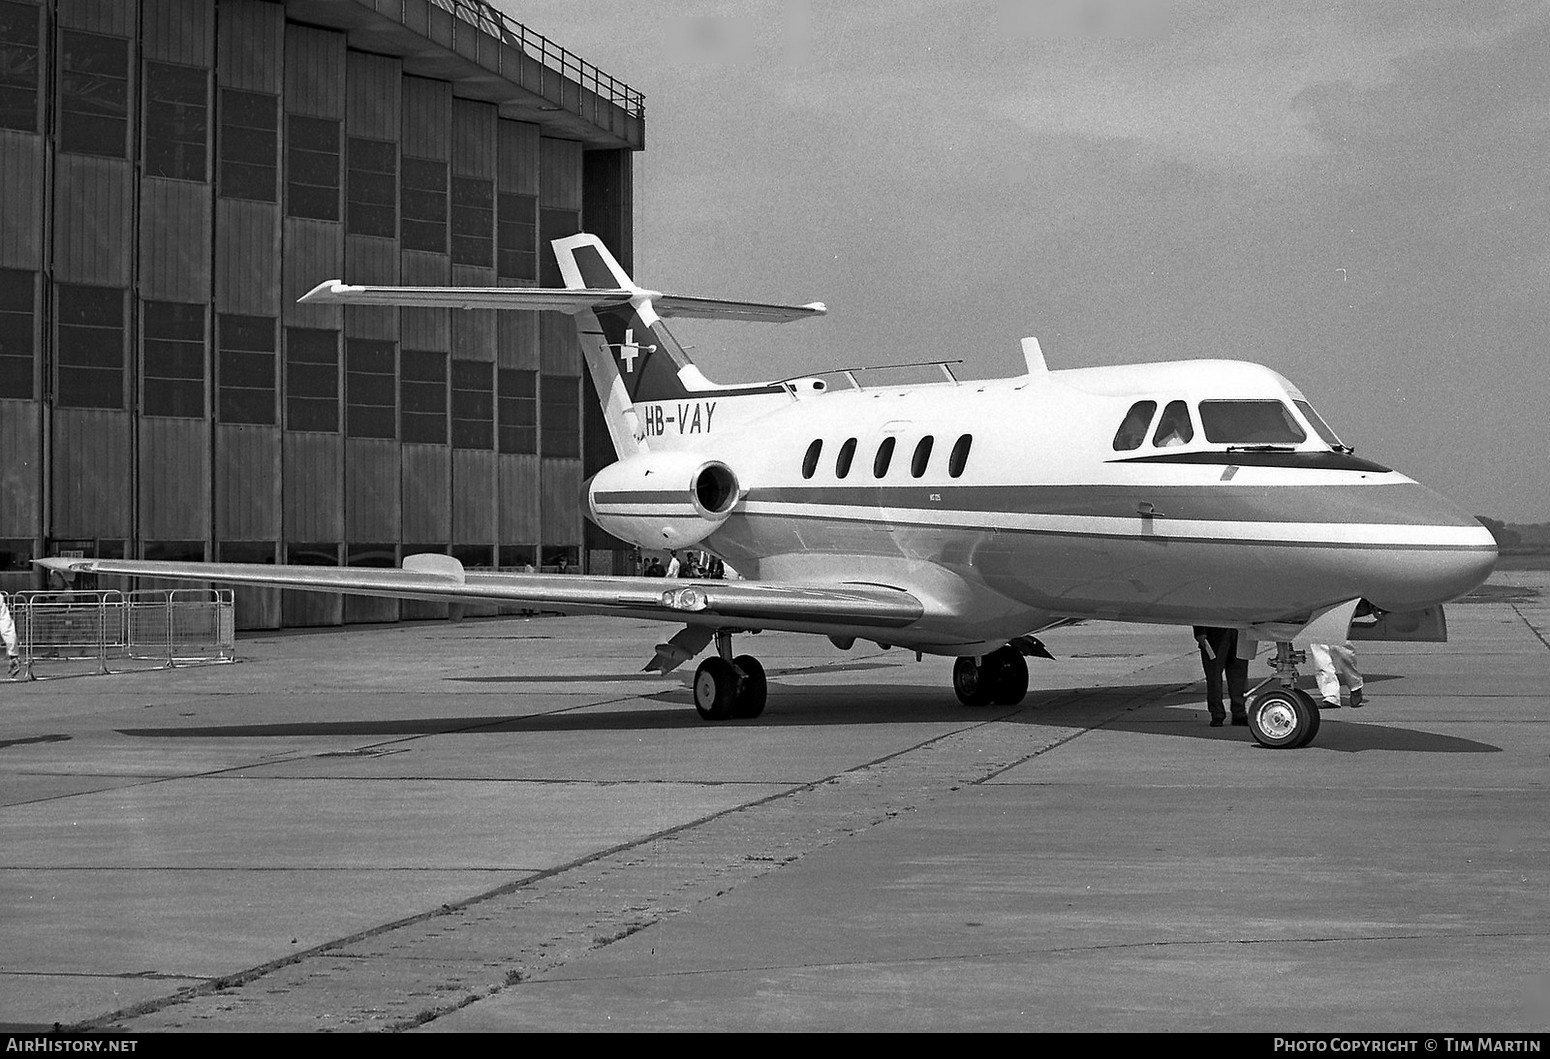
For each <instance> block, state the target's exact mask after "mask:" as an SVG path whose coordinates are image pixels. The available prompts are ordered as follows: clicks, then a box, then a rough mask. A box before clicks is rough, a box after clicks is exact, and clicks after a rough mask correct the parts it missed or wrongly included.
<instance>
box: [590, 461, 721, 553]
mask: <svg viewBox="0 0 1550 1059" xmlns="http://www.w3.org/2000/svg"><path fill="white" fill-rule="evenodd" d="M742 495H743V491H742V488H741V486H740V485H739V483H738V480H737V475H736V474H735V473H733V471H732V468H730V467H728V466H727V465H726V464H724V463H722V462H721V461H720V460H707V459H706V458H705V457H704V456H703V455H699V454H696V453H691V452H649V453H643V454H641V455H639V456H632V457H630V458H629V459H627V460H621V461H620V462H618V463H616V464H614V465H612V466H611V467H605V468H603V469H602V470H601V471H599V472H598V473H597V474H595V475H593V476H592V478H591V480H590V481H588V482H587V485H586V500H587V512H588V516H589V517H590V518H591V519H592V521H593V522H595V523H597V524H598V525H599V526H601V527H602V528H603V529H605V530H607V531H608V532H609V533H612V534H613V535H614V536H616V537H619V538H622V539H623V540H627V541H629V542H631V543H632V544H638V545H640V546H642V547H645V548H687V547H691V546H693V545H695V544H698V543H699V542H700V541H702V540H704V539H705V538H706V537H708V536H710V535H711V534H712V533H714V532H715V531H716V530H717V528H719V527H720V526H721V524H722V523H723V522H725V521H726V520H727V517H728V516H729V515H731V513H732V509H733V508H735V507H736V506H737V502H738V500H739V499H740V498H741V497H742Z"/></svg>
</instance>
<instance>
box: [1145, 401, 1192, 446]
mask: <svg viewBox="0 0 1550 1059" xmlns="http://www.w3.org/2000/svg"><path fill="white" fill-rule="evenodd" d="M1194 436H1195V425H1194V424H1193V423H1191V422H1190V420H1189V406H1188V405H1186V404H1185V403H1184V402H1183V401H1169V402H1168V407H1167V408H1164V409H1163V414H1162V418H1161V419H1159V420H1158V421H1157V432H1156V433H1155V434H1153V435H1152V444H1153V445H1156V446H1157V447H1158V448H1168V447H1169V446H1170V445H1183V444H1185V443H1187V442H1188V441H1190V440H1191V439H1192V438H1194Z"/></svg>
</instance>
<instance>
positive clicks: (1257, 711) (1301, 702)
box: [1249, 688, 1319, 750]
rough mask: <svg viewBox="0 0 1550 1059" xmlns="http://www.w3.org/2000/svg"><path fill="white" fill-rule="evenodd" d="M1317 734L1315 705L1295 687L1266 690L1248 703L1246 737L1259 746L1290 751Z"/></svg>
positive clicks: (1317, 719)
mask: <svg viewBox="0 0 1550 1059" xmlns="http://www.w3.org/2000/svg"><path fill="white" fill-rule="evenodd" d="M1318 731H1319V709H1318V704H1317V703H1315V702H1314V701H1313V700H1312V699H1311V698H1309V697H1308V695H1306V694H1305V693H1304V692H1302V691H1300V690H1298V689H1297V688H1270V689H1268V690H1266V691H1262V692H1260V693H1259V694H1258V695H1256V696H1254V701H1253V702H1251V703H1250V704H1249V734H1251V735H1252V736H1254V741H1255V742H1257V743H1258V744H1259V745H1260V746H1263V747H1269V748H1270V749H1271V750H1292V749H1295V748H1296V747H1300V746H1307V745H1308V744H1309V743H1311V742H1313V737H1314V736H1315V735H1317V734H1318Z"/></svg>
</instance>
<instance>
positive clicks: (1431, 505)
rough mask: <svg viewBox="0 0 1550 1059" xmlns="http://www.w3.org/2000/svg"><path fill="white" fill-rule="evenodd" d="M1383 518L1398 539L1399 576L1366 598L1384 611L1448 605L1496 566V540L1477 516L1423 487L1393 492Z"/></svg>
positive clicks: (1393, 544)
mask: <svg viewBox="0 0 1550 1059" xmlns="http://www.w3.org/2000/svg"><path fill="white" fill-rule="evenodd" d="M1389 495H1390V496H1391V497H1393V498H1394V499H1395V500H1398V501H1401V502H1400V503H1397V504H1394V505H1392V506H1389V505H1385V508H1386V510H1385V511H1384V512H1383V520H1384V521H1385V522H1386V523H1388V524H1389V528H1390V529H1391V530H1392V531H1393V532H1394V534H1395V539H1394V540H1393V541H1392V542H1391V547H1392V548H1393V550H1392V551H1390V552H1389V553H1388V556H1387V558H1389V559H1392V560H1397V561H1398V566H1397V569H1395V572H1398V573H1400V576H1398V577H1393V578H1384V579H1382V580H1384V581H1385V582H1386V583H1385V584H1383V585H1381V586H1379V585H1375V586H1374V588H1375V589H1376V591H1374V592H1371V593H1368V594H1367V598H1368V599H1369V600H1371V602H1372V603H1373V604H1375V605H1376V606H1379V607H1381V608H1383V609H1384V610H1417V609H1420V608H1421V607H1428V606H1431V605H1433V604H1436V603H1445V602H1447V601H1448V600H1450V599H1456V598H1457V597H1459V596H1462V595H1464V594H1465V593H1467V592H1471V591H1473V590H1474V589H1476V588H1479V587H1480V585H1482V584H1484V583H1485V580H1486V578H1488V577H1490V576H1491V571H1492V569H1494V568H1495V566H1496V538H1495V537H1493V536H1492V535H1491V531H1490V530H1488V529H1486V528H1485V526H1483V525H1481V523H1480V521H1479V520H1478V519H1476V518H1475V517H1474V516H1473V515H1469V514H1466V513H1464V512H1463V511H1461V510H1459V509H1458V508H1457V507H1455V506H1454V505H1453V504H1452V503H1450V502H1449V501H1448V500H1445V499H1444V498H1443V497H1441V496H1439V495H1438V494H1436V493H1434V492H1432V491H1431V490H1430V489H1427V488H1425V487H1423V486H1419V485H1413V486H1409V487H1406V488H1404V489H1402V490H1400V491H1397V492H1395V493H1392V494H1389Z"/></svg>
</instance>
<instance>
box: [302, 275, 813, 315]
mask: <svg viewBox="0 0 1550 1059" xmlns="http://www.w3.org/2000/svg"><path fill="white" fill-rule="evenodd" d="M633 299H641V300H649V301H650V302H651V305H652V307H653V308H654V309H655V310H656V312H657V315H658V316H663V317H668V316H684V317H697V318H702V319H712V320H750V321H754V322H760V323H785V322H787V321H790V320H802V319H805V318H807V317H809V316H819V315H822V314H823V313H825V312H827V311H828V310H827V308H826V307H825V306H824V304H823V303H822V302H809V303H808V304H806V305H782V304H775V303H768V302H744V301H727V300H722V299H717V298H691V297H688V296H685V295H675V294H662V293H660V292H658V291H649V290H638V289H637V290H631V289H627V288H623V287H586V288H581V289H576V290H564V289H559V288H551V287H364V286H355V285H353V284H349V283H343V282H341V281H339V280H337V279H331V280H327V281H326V282H323V283H319V284H318V285H317V286H316V287H314V288H312V290H310V291H308V292H307V293H306V294H303V295H302V296H301V297H300V298H298V299H297V301H299V302H302V303H303V304H306V305H396V306H400V307H402V308H420V309H502V310H508V311H523V312H561V313H568V314H570V315H575V314H576V313H580V312H585V311H587V310H588V309H606V308H610V307H613V306H619V305H628V304H629V303H630V302H631V301H632V300H633Z"/></svg>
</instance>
